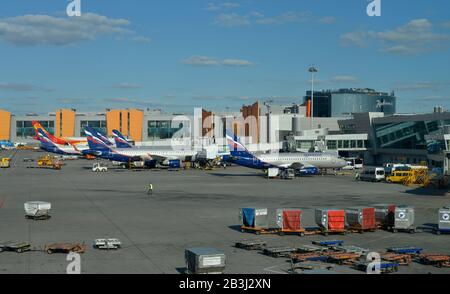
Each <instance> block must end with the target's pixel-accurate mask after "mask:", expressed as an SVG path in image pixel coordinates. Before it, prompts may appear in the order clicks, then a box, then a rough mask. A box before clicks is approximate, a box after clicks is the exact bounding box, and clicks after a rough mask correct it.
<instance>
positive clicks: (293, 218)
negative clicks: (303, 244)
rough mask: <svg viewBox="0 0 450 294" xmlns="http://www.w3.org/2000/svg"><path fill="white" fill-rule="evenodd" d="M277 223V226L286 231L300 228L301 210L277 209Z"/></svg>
mask: <svg viewBox="0 0 450 294" xmlns="http://www.w3.org/2000/svg"><path fill="white" fill-rule="evenodd" d="M277 225H278V227H279V228H281V229H282V230H286V231H300V230H302V211H301V210H300V209H288V208H281V209H278V210H277Z"/></svg>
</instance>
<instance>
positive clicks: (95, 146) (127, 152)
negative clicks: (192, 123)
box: [85, 131, 197, 166]
mask: <svg viewBox="0 0 450 294" xmlns="http://www.w3.org/2000/svg"><path fill="white" fill-rule="evenodd" d="M85 133H86V135H87V140H88V144H89V150H88V151H86V152H89V153H90V154H91V155H94V156H97V157H100V158H103V159H108V160H111V161H116V162H122V163H130V162H137V161H143V162H145V164H146V165H148V166H154V165H155V164H156V163H158V164H161V165H165V166H175V165H177V163H179V162H180V161H186V160H187V159H188V158H189V157H190V158H192V159H194V158H195V156H196V155H197V152H195V151H191V150H186V151H185V150H171V149H166V150H163V149H149V148H138V147H128V148H114V147H112V146H108V145H107V144H106V143H105V142H104V141H103V140H102V139H101V138H100V137H99V135H98V132H93V133H91V132H89V131H88V132H86V131H85Z"/></svg>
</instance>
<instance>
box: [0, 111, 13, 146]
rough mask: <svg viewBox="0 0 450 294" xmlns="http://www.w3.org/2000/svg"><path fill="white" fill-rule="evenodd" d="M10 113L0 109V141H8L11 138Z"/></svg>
mask: <svg viewBox="0 0 450 294" xmlns="http://www.w3.org/2000/svg"><path fill="white" fill-rule="evenodd" d="M10 130H11V113H10V112H8V111H4V110H1V109H0V140H4V141H9V140H10V139H11V138H10V136H11V132H10Z"/></svg>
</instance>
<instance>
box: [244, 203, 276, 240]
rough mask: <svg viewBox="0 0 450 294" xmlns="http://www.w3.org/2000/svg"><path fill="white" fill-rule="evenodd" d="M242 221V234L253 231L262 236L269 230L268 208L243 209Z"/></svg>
mask: <svg viewBox="0 0 450 294" xmlns="http://www.w3.org/2000/svg"><path fill="white" fill-rule="evenodd" d="M240 219H241V221H242V227H241V231H242V232H245V231H253V232H255V233H256V234H260V233H262V232H265V231H267V230H268V228H269V216H268V211H267V208H242V209H241V211H240Z"/></svg>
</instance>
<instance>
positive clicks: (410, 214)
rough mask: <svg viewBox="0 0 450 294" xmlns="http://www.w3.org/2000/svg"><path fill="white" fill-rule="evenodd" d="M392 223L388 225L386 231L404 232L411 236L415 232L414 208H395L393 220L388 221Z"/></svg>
mask: <svg viewBox="0 0 450 294" xmlns="http://www.w3.org/2000/svg"><path fill="white" fill-rule="evenodd" d="M390 220H391V221H392V222H391V223H388V225H387V229H388V230H390V231H392V232H393V233H397V232H399V231H406V232H409V233H411V234H414V233H415V232H416V227H415V226H414V207H411V206H406V205H402V206H397V207H396V208H395V212H394V218H393V219H390Z"/></svg>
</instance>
